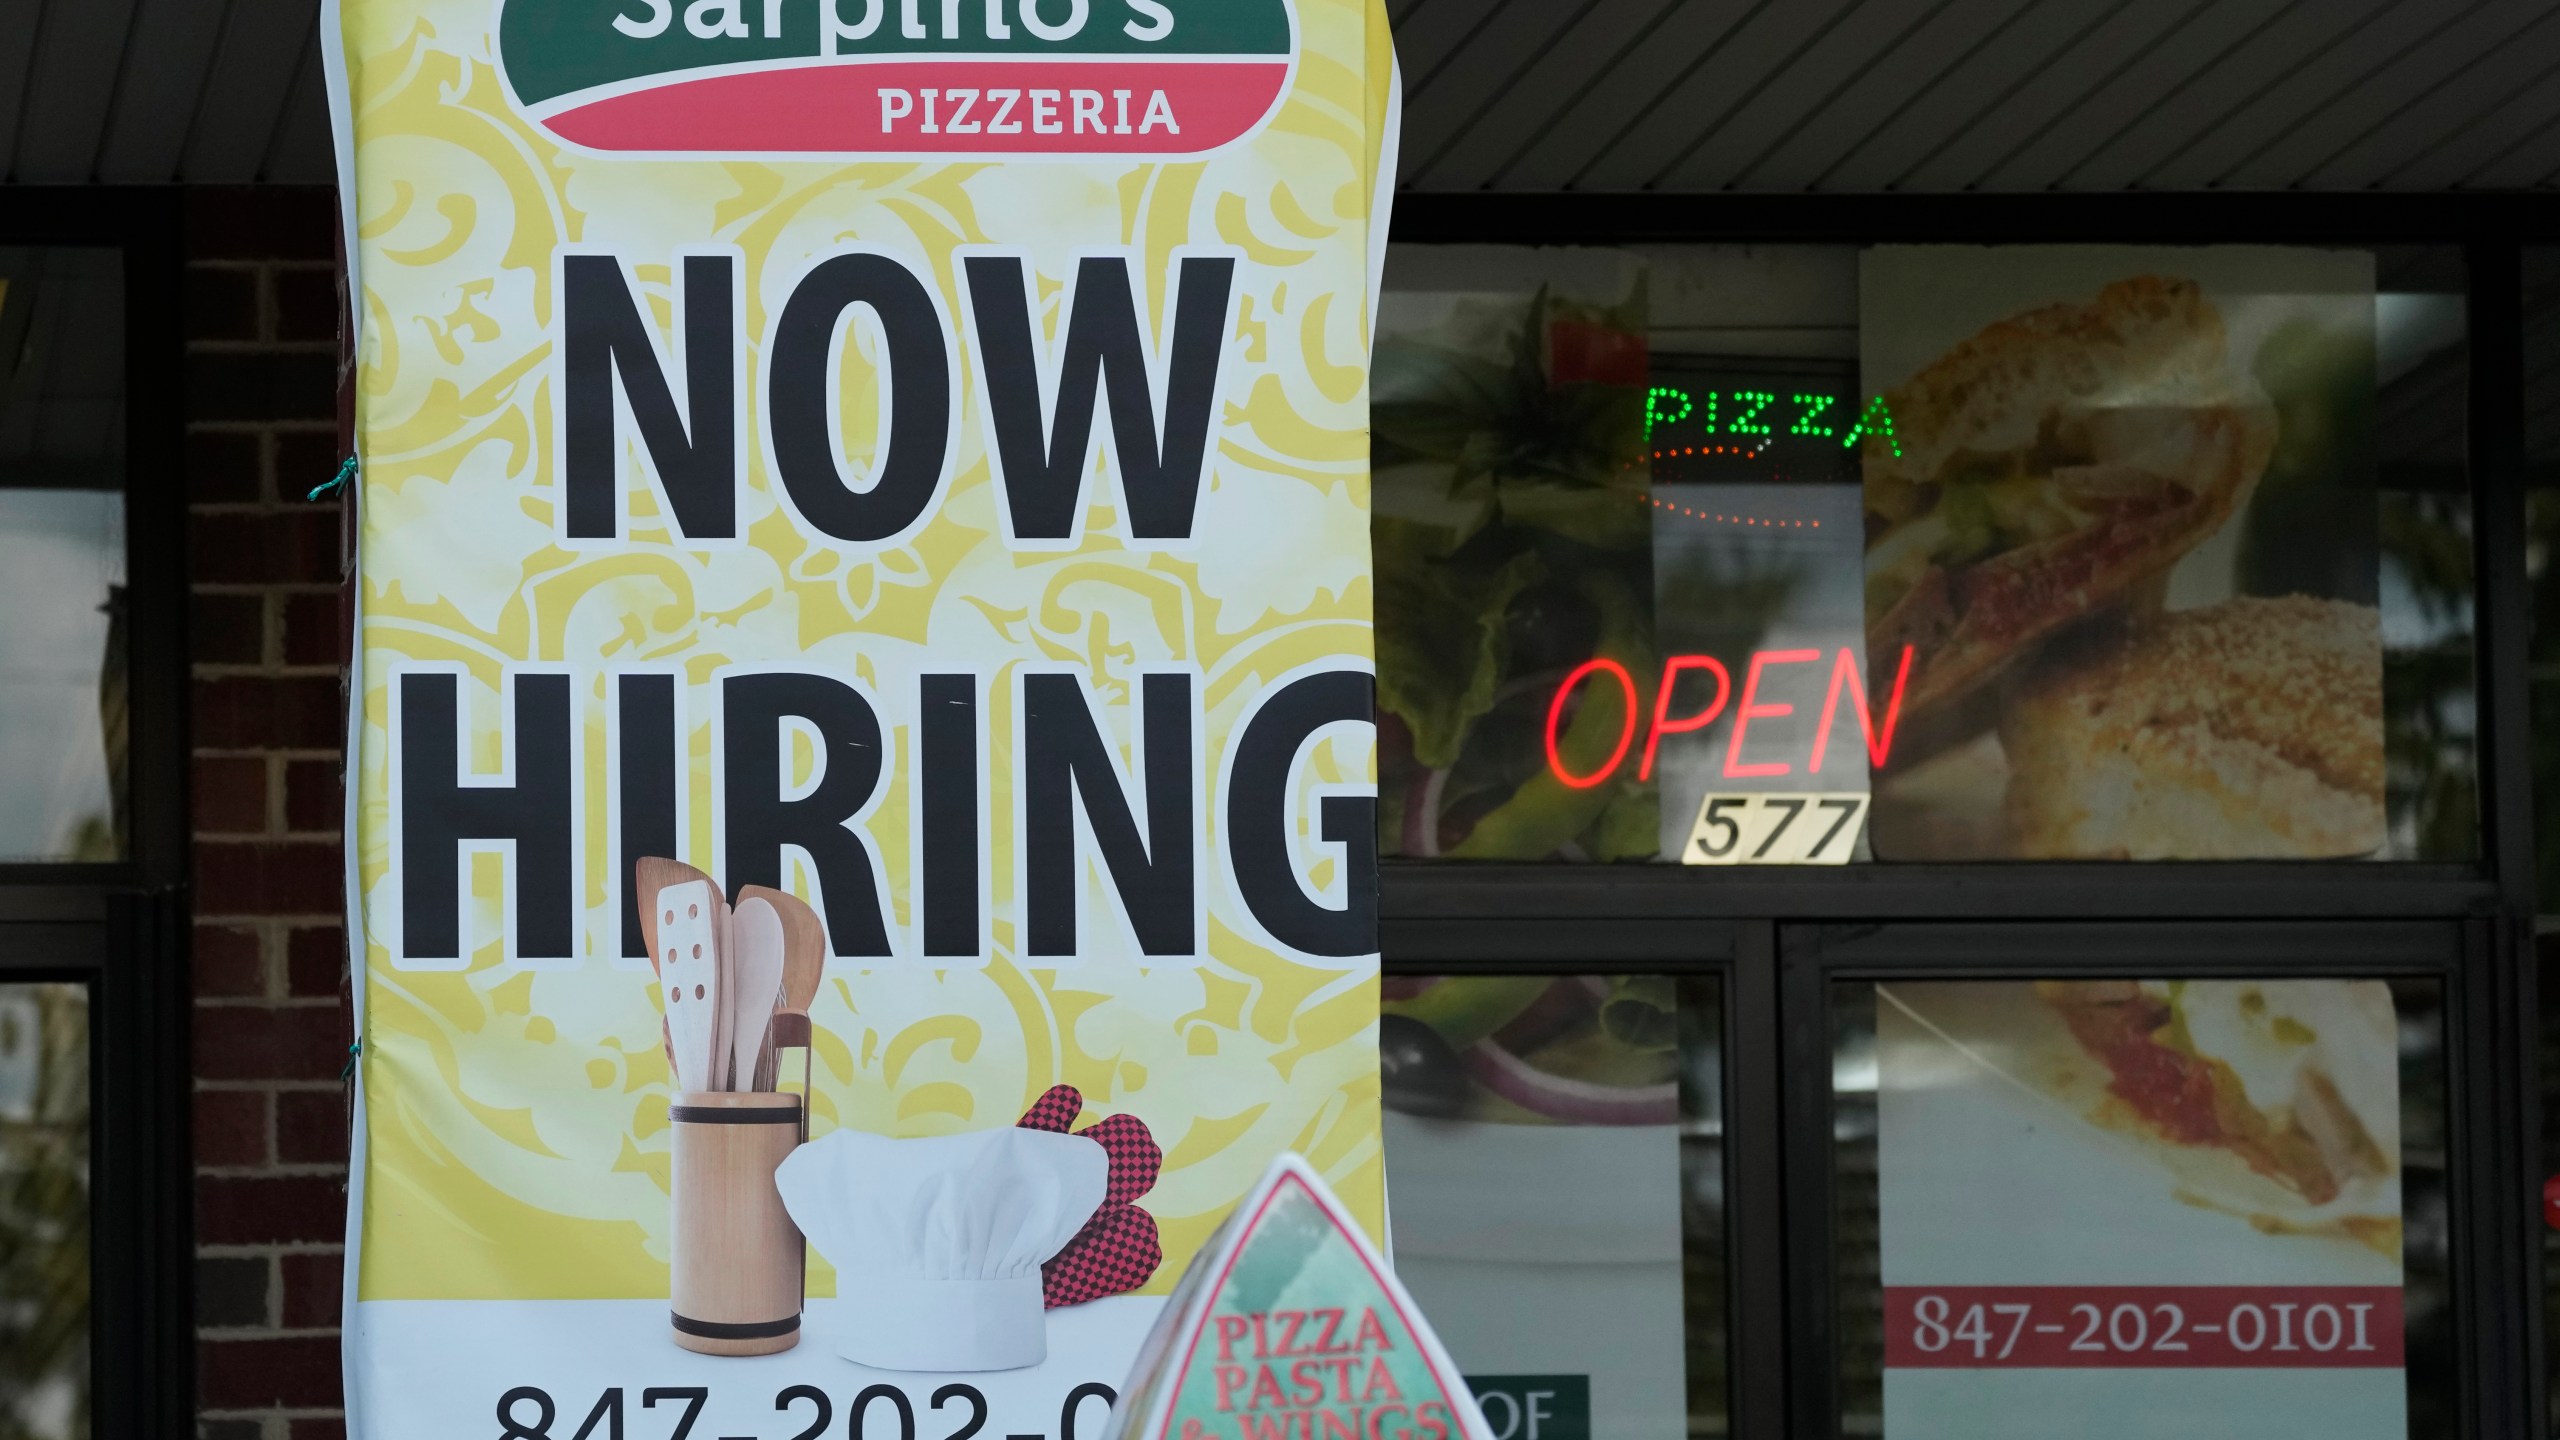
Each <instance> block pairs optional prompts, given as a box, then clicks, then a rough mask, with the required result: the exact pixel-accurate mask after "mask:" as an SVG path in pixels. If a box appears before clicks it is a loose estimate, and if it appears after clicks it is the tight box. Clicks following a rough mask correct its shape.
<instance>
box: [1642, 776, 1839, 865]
mask: <svg viewBox="0 0 2560 1440" xmlns="http://www.w3.org/2000/svg"><path fill="white" fill-rule="evenodd" d="M1866 819H1867V797H1866V796H1865V795H1864V794H1863V793H1844V792H1841V791H1836V790H1835V791H1832V792H1830V793H1828V794H1820V795H1768V794H1751V795H1709V796H1708V797H1707V798H1706V799H1705V800H1704V801H1702V802H1700V804H1699V806H1698V818H1697V819H1696V820H1694V821H1692V822H1691V823H1690V826H1689V843H1688V845H1687V846H1686V847H1685V848H1684V849H1682V850H1681V852H1680V862H1681V863H1682V864H1684V865H1846V864H1848V863H1849V857H1850V855H1851V854H1853V853H1855V852H1856V850H1857V848H1858V827H1859V826H1861V825H1863V824H1865V823H1866Z"/></svg>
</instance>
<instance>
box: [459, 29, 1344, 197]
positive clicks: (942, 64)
mask: <svg viewBox="0 0 2560 1440" xmlns="http://www.w3.org/2000/svg"><path fill="white" fill-rule="evenodd" d="M1296 54H1297V17H1296V14H1295V12H1294V11H1293V10H1292V8H1291V6H1290V3H1289V0H1217V3H1216V4H1214V5H1180V6H1178V5H1176V4H1173V3H1169V0H504V5H503V8H502V10H501V12H500V14H499V18H498V64H499V71H500V73H501V74H502V75H503V76H504V77H505V80H506V84H507V88H508V91H509V93H510V94H511V95H512V96H513V97H514V99H515V102H516V105H517V107H518V108H519V109H521V110H522V111H524V112H525V114H526V115H528V116H530V117H531V118H532V119H533V121H534V122H535V123H536V124H538V125H540V126H541V127H542V128H543V129H545V130H547V131H549V132H550V133H551V134H552V135H554V136H555V137H557V138H559V139H560V140H562V141H565V142H567V143H568V144H571V145H574V146H577V147H579V148H582V149H586V150H593V151H602V152H607V153H616V154H638V155H670V156H673V155H705V154H721V155H742V156H775V157H789V156H794V155H809V156H862V157H866V158H868V157H878V156H919V157H923V156H938V155H951V156H970V157H989V158H996V157H1007V156H1026V155H1068V156H1072V155H1104V156H1129V157H1180V156H1195V155H1201V154H1205V153H1207V152H1209V151H1212V150H1216V149H1218V148H1220V147H1222V146H1225V145H1229V144H1232V143H1234V142H1235V141H1237V140H1240V139H1243V138H1244V137H1245V136H1247V135H1250V134H1252V133H1253V132H1254V131H1256V130H1258V129H1260V128H1261V127H1262V125H1263V124H1264V123H1265V122H1266V121H1267V120H1269V119H1270V117H1271V115H1272V114H1273V112H1275V111H1276V110H1277V109H1278V108H1279V104H1280V97H1281V95H1282V93H1283V92H1284V91H1285V90H1286V88H1287V86H1288V82H1289V75H1290V72H1291V68H1292V65H1293V63H1294V61H1295V58H1296Z"/></svg>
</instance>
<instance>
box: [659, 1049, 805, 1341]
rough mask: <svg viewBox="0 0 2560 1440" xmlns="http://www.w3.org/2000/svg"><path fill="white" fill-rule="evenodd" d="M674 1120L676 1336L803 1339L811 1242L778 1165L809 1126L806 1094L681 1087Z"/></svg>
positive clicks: (673, 1316)
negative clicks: (785, 1199)
mask: <svg viewBox="0 0 2560 1440" xmlns="http://www.w3.org/2000/svg"><path fill="white" fill-rule="evenodd" d="M668 1119H669V1120H670V1121H671V1122H672V1123H673V1125H674V1126H675V1140H674V1146H675V1161H674V1196H673V1202H674V1222H675V1223H674V1235H675V1238H674V1245H673V1248H674V1261H675V1263H674V1266H673V1270H674V1275H673V1285H672V1289H671V1292H670V1305H669V1309H670V1311H671V1320H672V1323H673V1325H674V1329H675V1341H676V1343H677V1344H678V1345H681V1346H683V1347H684V1348H685V1349H687V1350H693V1351H697V1352H699V1353H701V1354H704V1355H771V1354H774V1353H776V1352H778V1351H783V1350H788V1349H790V1348H791V1347H792V1346H794V1345H797V1344H799V1343H800V1310H801V1301H802V1296H803V1292H804V1290H805V1289H806V1283H805V1282H806V1278H807V1276H806V1271H807V1258H808V1249H807V1245H806V1243H805V1242H804V1241H803V1240H802V1239H801V1238H800V1229H799V1227H798V1226H796V1225H794V1224H792V1223H791V1216H790V1213H789V1212H788V1211H786V1210H784V1209H783V1207H782V1193H781V1192H780V1191H779V1190H777V1189H775V1188H774V1183H773V1172H774V1170H775V1168H776V1167H778V1166H780V1165H781V1164H782V1162H783V1161H784V1160H785V1159H786V1158H788V1157H789V1156H790V1154H791V1151H792V1148H793V1147H794V1146H796V1145H798V1144H799V1143H800V1137H801V1135H802V1134H803V1132H804V1131H805V1130H806V1128H807V1121H806V1119H805V1118H804V1116H803V1114H802V1106H801V1101H800V1097H799V1096H797V1095H794V1094H789V1093H787V1092H786V1093H775V1092H771V1091H766V1092H756V1091H737V1092H726V1091H724V1092H711V1093H695V1094H686V1095H679V1096H677V1097H676V1102H675V1104H674V1105H673V1106H672V1107H671V1108H670V1109H669V1111H668Z"/></svg>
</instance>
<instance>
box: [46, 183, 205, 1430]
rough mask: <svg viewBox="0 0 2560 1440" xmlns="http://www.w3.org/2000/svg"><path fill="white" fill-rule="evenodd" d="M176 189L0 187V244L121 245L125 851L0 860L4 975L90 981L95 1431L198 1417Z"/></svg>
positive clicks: (183, 1422)
mask: <svg viewBox="0 0 2560 1440" xmlns="http://www.w3.org/2000/svg"><path fill="white" fill-rule="evenodd" d="M183 200H184V192H183V191H182V190H179V189H177V188H176V187H102V186H26V185H11V186H0V245H66V246H70V245H78V246H97V247H101V248H113V249H116V250H119V251H121V252H122V254H123V278H124V320H125V327H124V328H125V337H124V341H125V355H124V382H125V475H126V480H125V535H126V555H125V573H126V582H125V584H126V604H127V623H126V667H127V676H126V699H127V706H128V712H129V720H128V736H127V747H126V762H125V763H126V823H127V835H126V842H127V849H128V854H127V855H126V857H125V858H124V859H122V860H120V861H116V862H112V863H105V864H76V865H40V864H13V865H0V980H58V981H68V982H72V983H79V984H83V985H86V986H87V987H88V990H89V996H90V1002H89V1023H90V1039H89V1064H90V1167H91V1168H90V1234H91V1237H92V1240H91V1246H90V1349H89V1363H90V1380H89V1383H90V1393H91V1425H92V1429H93V1430H94V1432H95V1433H97V1434H100V1435H143V1434H178V1433H186V1432H192V1431H193V1429H194V1428H195V1408H196V1407H195V1306H194V1283H193V1282H194V1273H195V1248H194V1204H193V1200H194V1184H193V1181H194V1170H193V1161H192V1149H193V1147H192V1143H191V1140H192V1136H191V1130H192V1113H193V1107H192V1103H191V1092H192V1088H193V1084H192V1079H191V1065H190V1061H189V1046H188V1037H189V1023H188V1022H189V1010H190V1003H191V991H192V986H191V982H190V977H189V974H188V939H189V921H188V902H187V893H186V882H187V876H188V871H189V858H188V855H189V835H188V816H189V813H190V811H189V804H188V798H189V797H188V780H189V771H190V766H189V759H188V750H189V741H188V733H189V726H188V718H189V717H188V699H189V696H188V689H189V686H188V680H189V673H188V647H187V600H188V580H187V550H186V537H187V479H186V470H185V418H184V417H185V385H184V379H185V328H184V303H183V286H182V279H183V273H184V271H183V267H184V253H185V252H184V233H185V232H184V226H185V207H184V203H183Z"/></svg>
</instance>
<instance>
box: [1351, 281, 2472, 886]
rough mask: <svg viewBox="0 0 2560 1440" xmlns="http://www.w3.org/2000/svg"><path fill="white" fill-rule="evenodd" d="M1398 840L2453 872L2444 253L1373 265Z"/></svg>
mask: <svg viewBox="0 0 2560 1440" xmlns="http://www.w3.org/2000/svg"><path fill="white" fill-rule="evenodd" d="M1387 283H1388V292H1387V295H1386V298H1385V301H1384V304H1383V306H1382V308H1381V311H1380V334H1379V344H1378V351H1377V364H1376V374H1375V382H1374V384H1375V435H1376V439H1375V461H1376V465H1375V469H1376V507H1375V508H1376V516H1377V518H1376V521H1375V527H1376V528H1375V536H1376V551H1377V568H1378V631H1379V647H1378V650H1379V695H1380V708H1381V710H1382V712H1383V714H1382V722H1383V723H1382V727H1381V730H1382V761H1381V767H1380V783H1381V826H1382V831H1383V833H1382V836H1381V841H1382V848H1383V850H1384V851H1385V853H1387V854H1390V855H1395V856H1401V857H1405V858H1420V859H1456V860H1470V859H1473V860H1495V859H1507V860H1579V861H1665V862H1681V863H1689V864H1732V863H1754V862H1757V863H1764V864H1765V863H1787V862H1792V863H1843V862H1848V861H1852V860H1883V861H1953V860H2113V859H2186V860H2205V859H2347V858H2385V859H2465V858H2469V857H2470V856H2472V855H2473V854H2474V853H2475V852H2476V845H2477V842H2476V833H2475V832H2476V828H2477V826H2476V810H2477V806H2476V802H2475V798H2474V781H2473V764H2472V753H2471V752H2472V730H2473V727H2472V724H2471V693H2472V686H2471V662H2472V656H2471V636H2470V607H2471V599H2470V593H2471V580H2470V567H2469V554H2470V539H2469V506H2468V500H2467V489H2466V480H2465V474H2466V472H2465V467H2464V454H2463V441H2462V421H2463V414H2464V409H2463V406H2464V399H2463V396H2464V384H2465V364H2464V348H2463V330H2462V325H2463V308H2462V282H2461V277H2460V274H2459V267H2458V264H2457V263H2456V259H2455V256H2454V254H2453V252H2450V251H2440V250H2424V249H2406V248H2404V249H2376V250H2367V249H2314V248H2303V247H2272V246H2216V247H2200V248H2199V247H2183V248H2180V247H2120V246H2087V245H2073V246H2053V245H2018V246H2001V247H1958V246H1889V245H1876V246H1867V247H1855V246H1749V247H1746V246H1708V245H1697V246H1655V247H1640V248H1629V249H1623V250H1599V249H1547V250H1527V249H1498V248H1492V247H1428V248H1425V247H1397V248H1396V249H1395V250H1394V251H1393V252H1392V253H1391V258H1390V264H1389V269H1388V282H1387Z"/></svg>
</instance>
